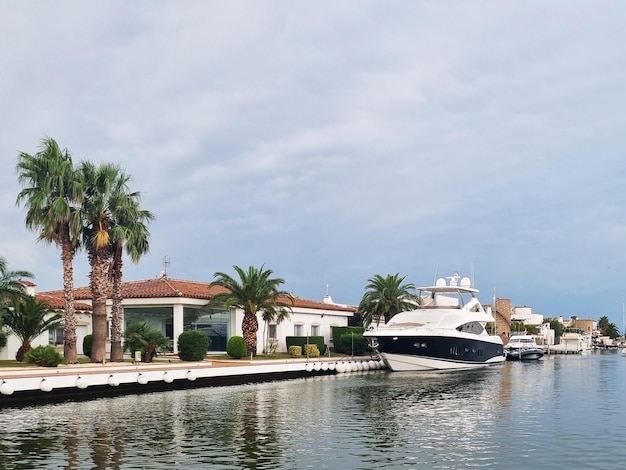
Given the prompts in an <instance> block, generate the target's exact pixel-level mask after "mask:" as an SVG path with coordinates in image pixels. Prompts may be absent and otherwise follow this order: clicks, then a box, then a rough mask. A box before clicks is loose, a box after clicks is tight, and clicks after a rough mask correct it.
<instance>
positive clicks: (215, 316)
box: [183, 307, 230, 351]
mask: <svg viewBox="0 0 626 470" xmlns="http://www.w3.org/2000/svg"><path fill="white" fill-rule="evenodd" d="M183 323H184V329H185V330H201V331H204V332H205V333H206V334H207V335H209V338H211V344H210V345H209V351H226V343H227V341H228V326H229V323H230V312H229V311H228V310H211V311H209V312H204V311H201V310H200V308H199V307H184V308H183Z"/></svg>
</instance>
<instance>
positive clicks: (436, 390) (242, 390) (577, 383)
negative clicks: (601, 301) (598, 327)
mask: <svg viewBox="0 0 626 470" xmlns="http://www.w3.org/2000/svg"><path fill="white" fill-rule="evenodd" d="M624 364H626V360H623V358H621V357H619V356H616V355H615V354H613V355H600V354H598V355H591V356H589V357H549V358H546V360H543V361H540V362H538V363H532V364H524V363H507V364H504V365H503V366H502V367H498V368H497V369H488V370H482V371H469V372H456V373H446V374H425V373H415V374H412V373H384V372H374V373H366V374H354V375H352V374H348V375H342V376H341V375H340V376H327V377H320V378H309V379H303V380H292V381H284V382H272V383H263V384H255V385H245V386H234V387H222V388H208V389H195V390H188V391H176V392H167V393H155V394H148V395H139V396H127V397H117V398H107V399H102V400H95V401H90V402H81V403H65V404H55V405H46V406H40V407H28V408H23V409H7V410H3V412H2V413H1V414H0V452H1V453H2V457H3V458H2V459H1V460H0V470H1V469H11V470H12V469H32V468H48V469H130V468H164V469H171V468H185V469H187V468H197V469H199V468H203V469H204V468H219V469H242V468H247V469H276V468H285V469H291V468H345V469H359V468H362V469H369V468H387V469H396V468H459V467H465V466H470V467H490V468H509V469H517V468H520V469H521V468H531V467H533V466H535V467H538V468H551V467H552V468H562V467H563V466H570V467H572V468H580V466H581V464H582V463H583V462H585V465H586V466H588V467H594V465H595V468H610V467H611V465H612V464H613V463H615V462H617V461H621V460H623V459H624V458H626V452H625V451H624V450H622V446H621V443H620V442H619V441H620V436H623V435H624V433H626V424H625V423H626V419H625V414H624V413H623V412H622V411H621V409H622V407H621V399H622V396H623V392H624V388H625V379H624V377H625V374H624V372H625V371H624V368H625V367H626V366H625V365H624ZM606 429H610V430H611V433H606V432H604V431H605V430H606ZM581 448H588V449H595V450H596V451H598V450H600V451H602V454H601V455H595V453H593V452H587V453H585V452H581Z"/></svg>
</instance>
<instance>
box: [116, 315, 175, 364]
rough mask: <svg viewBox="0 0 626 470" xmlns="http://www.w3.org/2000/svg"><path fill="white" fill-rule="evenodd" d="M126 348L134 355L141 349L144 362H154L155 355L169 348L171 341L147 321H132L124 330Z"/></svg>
mask: <svg viewBox="0 0 626 470" xmlns="http://www.w3.org/2000/svg"><path fill="white" fill-rule="evenodd" d="M124 341H125V342H124V349H125V350H126V351H129V352H130V353H131V354H132V355H134V354H135V351H141V359H142V361H143V362H152V359H154V356H156V355H157V354H158V353H160V352H162V351H163V350H164V349H166V348H169V347H170V344H171V341H170V339H169V338H168V337H167V336H165V335H164V334H163V332H162V331H161V330H160V329H158V328H155V327H154V326H150V325H148V324H147V323H146V322H135V323H131V324H130V325H128V327H126V331H125V332H124Z"/></svg>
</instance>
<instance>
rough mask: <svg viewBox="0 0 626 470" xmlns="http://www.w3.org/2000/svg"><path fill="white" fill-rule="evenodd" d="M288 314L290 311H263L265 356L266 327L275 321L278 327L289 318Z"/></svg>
mask: <svg viewBox="0 0 626 470" xmlns="http://www.w3.org/2000/svg"><path fill="white" fill-rule="evenodd" d="M291 301H292V304H293V297H292V298H291ZM290 313H291V309H286V308H284V309H280V310H277V309H274V310H272V309H270V310H263V313H262V314H261V318H262V319H263V342H264V344H263V352H264V353H265V354H267V325H268V324H269V323H270V322H272V321H275V322H276V324H278V325H280V323H281V322H282V321H283V320H287V319H288V318H289V315H290Z"/></svg>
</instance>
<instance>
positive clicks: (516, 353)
mask: <svg viewBox="0 0 626 470" xmlns="http://www.w3.org/2000/svg"><path fill="white" fill-rule="evenodd" d="M544 354H545V353H544V352H543V349H539V348H536V349H511V350H510V351H507V353H506V360H507V361H538V360H539V359H541V358H542V357H543V355H544Z"/></svg>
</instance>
